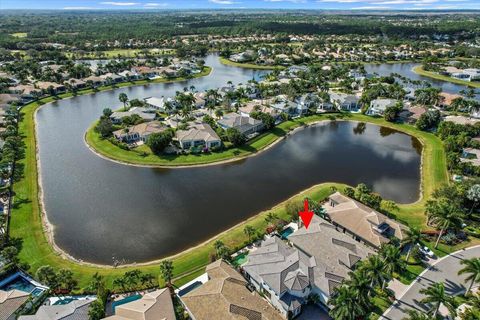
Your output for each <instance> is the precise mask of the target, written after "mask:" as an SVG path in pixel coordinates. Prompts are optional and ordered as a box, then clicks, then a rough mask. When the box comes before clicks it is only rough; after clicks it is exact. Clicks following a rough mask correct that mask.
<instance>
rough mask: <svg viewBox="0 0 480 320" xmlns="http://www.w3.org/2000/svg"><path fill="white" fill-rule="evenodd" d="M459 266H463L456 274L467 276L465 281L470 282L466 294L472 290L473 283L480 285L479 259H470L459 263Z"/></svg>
mask: <svg viewBox="0 0 480 320" xmlns="http://www.w3.org/2000/svg"><path fill="white" fill-rule="evenodd" d="M460 264H462V265H464V266H465V267H463V268H462V269H461V270H460V271H458V274H459V275H461V274H468V276H467V278H466V279H465V280H466V281H470V285H469V286H468V290H467V293H469V292H470V291H471V290H472V287H473V285H474V284H475V283H480V258H472V259H466V260H462V261H460Z"/></svg>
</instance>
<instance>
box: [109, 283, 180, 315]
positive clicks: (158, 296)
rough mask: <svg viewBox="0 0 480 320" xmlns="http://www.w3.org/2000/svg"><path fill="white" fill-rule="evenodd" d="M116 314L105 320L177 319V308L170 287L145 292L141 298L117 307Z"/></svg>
mask: <svg viewBox="0 0 480 320" xmlns="http://www.w3.org/2000/svg"><path fill="white" fill-rule="evenodd" d="M114 311H115V314H114V315H112V316H109V317H107V318H104V319H105V320H175V319H176V317H175V310H174V307H173V302H172V298H171V295H170V291H169V289H168V288H163V289H159V290H155V291H153V292H149V293H146V294H144V295H143V296H142V297H141V298H140V299H138V300H134V301H131V302H127V303H124V304H121V305H117V306H116V307H115V310H114Z"/></svg>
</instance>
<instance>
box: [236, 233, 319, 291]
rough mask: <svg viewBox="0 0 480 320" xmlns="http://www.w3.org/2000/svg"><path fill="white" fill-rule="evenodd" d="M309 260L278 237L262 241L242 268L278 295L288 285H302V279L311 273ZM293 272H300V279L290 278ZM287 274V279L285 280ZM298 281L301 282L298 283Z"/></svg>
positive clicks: (306, 278) (305, 278)
mask: <svg viewBox="0 0 480 320" xmlns="http://www.w3.org/2000/svg"><path fill="white" fill-rule="evenodd" d="M310 267H311V261H310V260H309V259H308V258H307V257H306V256H305V255H303V254H302V253H301V252H299V251H298V250H295V249H294V248H292V247H290V246H289V245H288V244H286V243H285V242H284V241H282V240H281V239H280V238H278V237H272V238H269V239H267V240H265V241H263V242H262V245H261V247H260V248H258V249H257V250H255V251H253V252H251V253H250V254H249V255H248V263H247V264H246V265H244V266H243V268H244V270H245V271H246V272H248V274H249V275H250V276H251V277H253V278H254V279H255V280H256V281H257V282H259V283H261V282H262V279H263V281H264V282H265V283H266V284H267V285H268V286H269V287H270V288H271V289H272V290H273V291H274V292H275V293H276V294H278V295H280V294H282V293H283V292H285V291H287V289H288V286H293V285H295V286H300V285H304V284H305V283H304V280H307V281H308V279H309V277H308V275H310V274H311V270H309V268H310ZM292 272H293V274H295V272H301V274H302V275H303V277H301V276H299V278H302V280H299V279H293V281H292V279H291V276H292ZM287 276H289V278H288V281H285V280H286V279H287ZM300 281H302V282H301V284H300Z"/></svg>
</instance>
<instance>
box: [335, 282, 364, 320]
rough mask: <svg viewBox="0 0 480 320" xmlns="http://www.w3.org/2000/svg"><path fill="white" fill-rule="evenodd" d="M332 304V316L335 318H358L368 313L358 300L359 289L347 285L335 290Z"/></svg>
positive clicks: (341, 319)
mask: <svg viewBox="0 0 480 320" xmlns="http://www.w3.org/2000/svg"><path fill="white" fill-rule="evenodd" d="M330 304H331V305H332V309H330V316H331V317H332V318H333V319H335V320H356V319H359V318H360V317H362V316H364V315H365V314H366V310H365V309H364V308H363V307H362V306H361V305H360V304H359V303H358V302H357V291H356V290H355V289H353V288H351V287H348V286H345V285H343V286H341V287H339V288H337V289H336V290H335V292H334V294H333V296H332V298H331V300H330Z"/></svg>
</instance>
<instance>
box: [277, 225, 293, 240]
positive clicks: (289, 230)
mask: <svg viewBox="0 0 480 320" xmlns="http://www.w3.org/2000/svg"><path fill="white" fill-rule="evenodd" d="M293 231H294V230H293V228H292V227H288V228H286V229H285V230H283V231H282V233H281V234H280V235H281V236H282V239H287V238H288V236H289V235H291V234H292V233H293Z"/></svg>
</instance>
